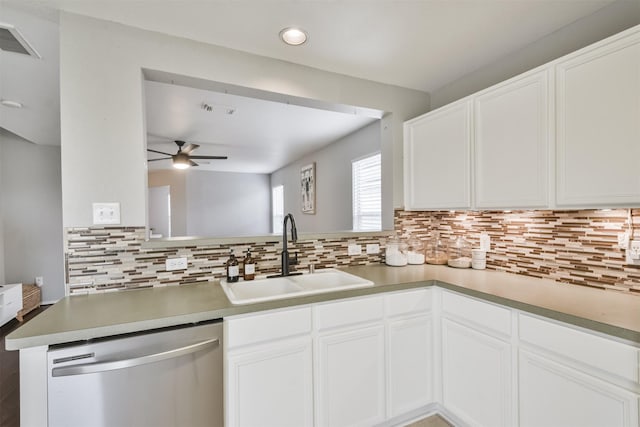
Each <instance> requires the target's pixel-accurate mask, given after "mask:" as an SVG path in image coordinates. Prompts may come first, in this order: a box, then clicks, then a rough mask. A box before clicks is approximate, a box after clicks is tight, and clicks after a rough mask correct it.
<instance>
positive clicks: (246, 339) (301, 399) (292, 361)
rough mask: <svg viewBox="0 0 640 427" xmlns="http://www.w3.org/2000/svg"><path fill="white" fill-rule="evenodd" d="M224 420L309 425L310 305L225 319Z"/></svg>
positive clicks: (235, 423)
mask: <svg viewBox="0 0 640 427" xmlns="http://www.w3.org/2000/svg"><path fill="white" fill-rule="evenodd" d="M225 325H226V331H225V336H226V337H228V339H227V340H226V341H227V357H226V358H225V379H226V387H225V388H226V399H225V402H226V403H225V408H226V409H225V410H226V413H225V424H226V425H227V426H248V427H251V426H264V427H268V426H273V427H283V426H291V427H303V426H312V425H313V370H312V340H311V336H310V334H311V309H310V308H309V307H305V308H302V309H300V308H297V309H291V310H287V311H278V312H270V313H266V314H259V315H251V316H244V317H238V318H231V319H228V320H227V321H226V322H225Z"/></svg>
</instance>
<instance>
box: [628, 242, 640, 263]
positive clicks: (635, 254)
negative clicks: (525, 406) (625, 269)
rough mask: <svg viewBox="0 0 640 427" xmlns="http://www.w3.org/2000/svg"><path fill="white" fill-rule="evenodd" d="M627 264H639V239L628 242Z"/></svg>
mask: <svg viewBox="0 0 640 427" xmlns="http://www.w3.org/2000/svg"><path fill="white" fill-rule="evenodd" d="M627 264H628V265H637V266H640V240H633V241H631V242H630V243H629V247H628V248H627Z"/></svg>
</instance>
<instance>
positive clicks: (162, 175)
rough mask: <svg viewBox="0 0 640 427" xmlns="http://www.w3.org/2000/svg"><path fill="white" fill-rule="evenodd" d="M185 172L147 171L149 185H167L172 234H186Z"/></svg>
mask: <svg viewBox="0 0 640 427" xmlns="http://www.w3.org/2000/svg"><path fill="white" fill-rule="evenodd" d="M187 173H189V171H188V170H179V169H168V170H167V169H163V170H150V171H149V176H148V182H149V187H161V186H165V185H168V186H169V194H170V195H171V235H172V236H186V235H187V184H186V179H185V177H186V175H187ZM165 237H166V236H165Z"/></svg>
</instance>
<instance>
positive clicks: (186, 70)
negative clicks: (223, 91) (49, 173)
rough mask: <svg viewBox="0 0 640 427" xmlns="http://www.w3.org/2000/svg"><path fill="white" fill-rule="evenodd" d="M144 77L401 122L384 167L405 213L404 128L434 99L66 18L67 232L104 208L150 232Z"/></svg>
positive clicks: (386, 148)
mask: <svg viewBox="0 0 640 427" xmlns="http://www.w3.org/2000/svg"><path fill="white" fill-rule="evenodd" d="M142 68H148V69H154V70H160V71H165V72H170V73H176V74H180V75H187V76H192V77H196V78H201V79H208V80H213V81H217V82H222V83H226V84H235V85H239V86H245V87H249V88H254V89H261V90H267V91H271V92H279V93H283V94H289V95H294V96H300V97H306V98H312V99H318V100H321V101H326V102H330V103H335V104H347V105H356V106H362V107H370V108H375V109H379V110H383V111H386V112H390V113H392V114H389V115H388V116H387V117H385V122H384V125H383V126H384V128H383V129H384V132H383V140H382V144H383V147H382V152H383V157H384V156H390V157H391V158H392V162H389V161H387V162H385V164H384V165H383V167H384V168H390V167H391V168H392V169H393V172H392V174H393V177H394V179H393V180H391V182H388V183H385V191H393V200H394V205H396V206H400V205H401V203H402V123H403V122H404V121H405V120H407V119H409V118H412V117H415V116H417V115H420V114H422V113H424V112H426V111H427V110H428V109H429V95H428V94H426V93H424V92H419V91H415V90H409V89H404V88H400V87H396V86H390V85H385V84H380V83H375V82H371V81H367V80H362V79H356V78H352V77H347V76H344V75H340V74H335V73H330V72H326V71H321V70H317V69H313V68H310V67H304V66H300V65H295V64H292V63H289V62H285V61H280V60H275V59H271V58H266V57H261V56H256V55H251V54H247V53H243V52H239V51H234V50H230V49H226V48H221V47H217V46H212V45H207V44H203V43H198V42H194V41H191V40H186V39H180V38H176V37H171V36H167V35H163V34H159V33H153V32H149V31H144V30H139V29H135V28H131V27H127V26H124V25H119V24H115V23H110V22H106V21H100V20H95V19H92V18H86V17H82V16H79V15H73V14H69V13H61V16H60V93H61V132H62V171H63V172H62V188H63V190H64V191H63V218H64V226H65V227H74V226H90V225H91V219H92V218H91V203H92V202H96V201H105V202H107V201H118V202H120V203H121V219H122V224H123V225H128V226H141V225H144V224H145V222H146V218H145V217H146V214H145V212H146V197H145V193H146V187H147V181H146V180H147V171H146V170H145V166H144V165H145V158H146V151H145V150H146V146H145V145H146V143H145V129H144V124H143V103H144V99H143V96H142V76H141V69H142ZM123 153H126V156H125V155H123ZM95 158H97V159H100V162H91V161H87V159H95ZM391 186H393V189H392V188H391Z"/></svg>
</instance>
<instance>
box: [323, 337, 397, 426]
mask: <svg viewBox="0 0 640 427" xmlns="http://www.w3.org/2000/svg"><path fill="white" fill-rule="evenodd" d="M316 351H317V352H318V361H317V366H316V369H317V371H316V376H315V378H316V380H317V389H316V390H317V425H318V426H326V427H342V426H370V425H374V424H376V423H380V422H382V421H384V419H385V363H384V327H383V326H382V325H380V326H372V327H367V328H362V329H356V330H350V331H347V332H342V333H335V334H327V335H324V336H321V337H320V338H318V348H317V350H316Z"/></svg>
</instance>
